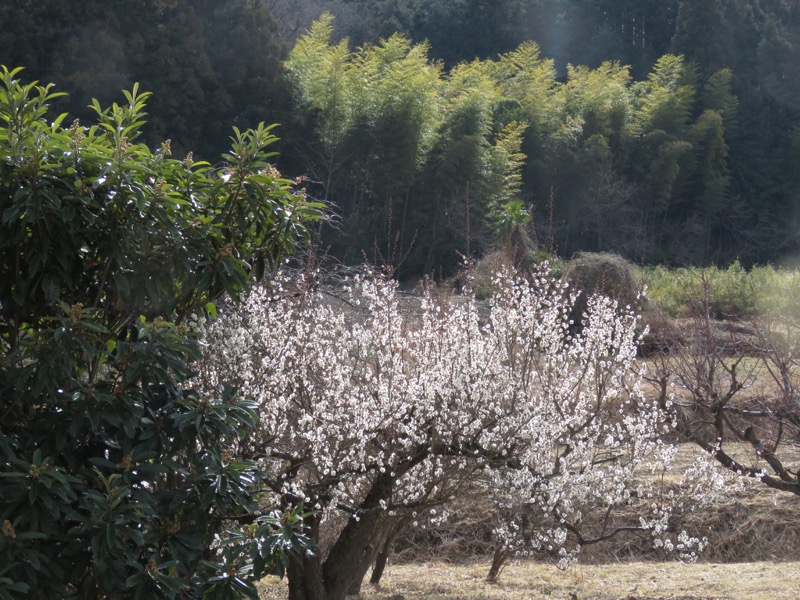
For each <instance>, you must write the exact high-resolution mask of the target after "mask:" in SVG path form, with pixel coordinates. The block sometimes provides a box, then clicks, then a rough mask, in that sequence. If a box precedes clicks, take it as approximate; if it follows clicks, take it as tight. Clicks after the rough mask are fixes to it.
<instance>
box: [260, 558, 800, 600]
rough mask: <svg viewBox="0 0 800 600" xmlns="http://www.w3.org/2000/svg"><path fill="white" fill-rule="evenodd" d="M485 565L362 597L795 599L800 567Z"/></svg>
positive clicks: (276, 586)
mask: <svg viewBox="0 0 800 600" xmlns="http://www.w3.org/2000/svg"><path fill="white" fill-rule="evenodd" d="M488 569H489V564H488V561H487V562H474V563H471V564H447V563H437V562H430V563H416V564H405V565H392V566H390V567H389V568H388V569H387V570H386V573H385V574H384V576H383V581H382V584H381V586H380V588H378V589H374V588H372V587H370V586H369V585H365V586H364V588H363V589H362V594H361V598H362V599H364V600H411V599H414V598H419V599H422V598H424V599H429V600H473V599H474V600H478V599H482V600H483V599H485V600H528V599H539V598H545V599H546V598H551V599H561V600H568V599H569V600H572V599H575V598H577V599H579V600H589V599H594V600H617V599H625V600H655V599H657V598H658V599H661V598H681V599H687V600H688V599H692V600H695V599H696V600H701V599H702V600H711V599H714V600H723V599H725V600H727V599H748V600H749V599H752V600H796V599H797V598H800V562H783V563H781V562H754V563H732V564H708V563H698V564H682V563H676V562H671V563H642V562H634V563H625V564H620V563H616V564H604V565H577V566H575V567H572V568H571V569H569V570H567V571H560V570H559V569H557V568H555V567H553V566H550V565H543V564H537V563H533V562H519V561H518V562H514V563H512V564H510V565H509V566H508V567H507V568H506V569H505V570H504V571H503V573H502V575H501V576H500V580H499V581H498V582H497V583H487V582H486V572H487V571H488ZM262 589H263V592H264V593H263V595H262V598H265V599H277V598H286V583H285V582H282V581H280V580H275V581H271V582H265V585H264V586H263V588H262Z"/></svg>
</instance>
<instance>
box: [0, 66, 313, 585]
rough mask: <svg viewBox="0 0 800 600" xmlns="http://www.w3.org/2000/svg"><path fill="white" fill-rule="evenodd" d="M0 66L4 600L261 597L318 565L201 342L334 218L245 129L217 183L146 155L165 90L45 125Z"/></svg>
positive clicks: (165, 150) (263, 134)
mask: <svg viewBox="0 0 800 600" xmlns="http://www.w3.org/2000/svg"><path fill="white" fill-rule="evenodd" d="M19 71H20V70H19V69H16V70H13V71H8V70H7V69H6V68H5V67H3V69H2V71H0V156H1V157H2V159H1V160H0V233H1V235H0V525H1V526H2V529H0V597H1V598H3V599H11V598H22V597H24V598H66V597H73V596H75V597H81V598H97V597H115V598H123V597H136V598H154V597H167V598H178V597H181V598H185V597H200V596H203V597H210V598H226V597H238V596H241V595H245V596H248V597H257V595H256V591H255V588H254V586H253V584H252V579H253V578H254V577H258V576H260V575H262V574H264V573H266V572H272V571H277V572H280V570H281V568H282V564H283V563H282V559H283V557H285V556H286V553H287V552H291V551H301V552H302V551H306V550H307V549H308V540H307V539H306V538H304V537H303V536H302V535H300V534H299V531H298V523H299V522H300V520H301V518H302V515H301V514H300V509H298V510H296V511H293V512H287V513H285V514H282V515H281V514H277V515H276V514H271V513H270V512H269V507H265V506H262V505H261V504H260V502H259V485H260V472H259V470H258V468H256V465H255V464H254V463H253V462H252V461H249V460H246V459H245V458H242V457H237V455H236V452H235V450H236V445H237V440H238V439H239V436H240V435H241V434H242V433H243V432H244V431H245V430H246V429H247V428H248V427H250V426H251V425H253V423H254V421H255V419H256V415H255V412H254V411H253V407H252V405H251V404H250V403H249V402H248V401H247V399H246V398H241V397H239V396H238V395H237V392H236V390H234V389H233V388H230V387H228V388H226V389H225V391H224V393H223V394H221V395H220V396H219V397H211V396H207V395H200V394H198V393H196V392H195V391H193V389H192V387H191V378H192V377H193V367H192V363H193V361H194V360H195V359H196V358H197V357H198V356H199V354H200V351H199V340H198V335H199V333H198V331H199V328H200V324H201V322H202V320H203V319H204V318H208V317H211V316H213V315H214V313H215V303H217V302H218V301H220V300H221V299H222V298H224V297H230V298H233V299H234V300H235V299H236V298H238V297H239V296H240V295H241V293H242V292H244V291H245V290H246V289H247V287H248V282H249V281H250V280H251V278H252V277H261V276H263V274H264V271H265V268H266V266H267V265H269V264H270V263H274V262H275V261H277V260H279V259H280V258H281V257H283V256H284V255H285V254H287V253H288V252H291V251H292V250H293V249H294V248H295V247H296V245H297V244H298V243H299V242H301V241H302V240H304V239H306V238H307V237H308V229H307V226H308V224H309V223H310V222H312V221H314V220H316V219H317V218H318V217H319V215H320V206H319V205H317V204H314V203H310V202H308V201H307V200H306V199H305V197H304V195H303V194H300V193H298V192H297V191H296V190H295V189H294V186H293V184H292V183H290V182H289V181H287V180H285V179H283V178H282V177H281V176H280V174H279V173H278V172H277V170H275V169H274V168H273V167H271V166H270V165H269V164H268V162H267V159H268V157H269V156H270V154H269V153H268V152H267V147H268V146H269V145H270V144H272V143H273V142H274V141H275V137H274V136H273V135H272V133H271V127H265V126H263V125H260V126H259V127H258V128H256V129H254V130H246V131H239V130H238V129H234V135H233V137H232V149H231V151H230V152H229V153H227V154H226V155H225V156H224V157H223V160H224V162H223V164H222V166H220V167H218V168H213V167H211V166H210V165H209V164H208V163H206V162H197V161H195V160H194V159H193V158H192V157H191V155H190V156H188V157H187V158H186V159H184V160H176V159H173V158H171V157H170V154H171V151H170V144H169V142H165V143H163V144H162V145H161V146H160V147H159V148H158V149H157V150H155V151H151V150H150V149H149V148H148V147H147V146H145V145H144V144H141V143H140V142H139V136H140V134H141V132H142V125H143V122H144V117H145V113H144V108H145V100H146V98H147V97H148V95H149V94H147V93H144V92H140V91H139V90H138V87H137V86H134V87H133V89H132V90H131V91H130V92H126V93H125V102H124V103H123V104H116V103H114V104H112V105H111V106H110V107H108V108H103V107H102V106H101V105H100V103H99V102H97V101H94V102H93V103H92V110H93V111H94V112H95V122H94V124H92V125H90V126H85V125H81V124H80V123H78V122H77V121H74V122H73V123H72V124H71V125H70V126H64V125H63V123H64V121H65V118H66V116H65V115H60V116H58V117H56V118H55V119H52V120H51V118H50V117H48V107H49V105H50V103H51V102H52V101H53V100H54V99H55V98H56V96H57V94H56V93H54V92H53V91H52V87H51V86H49V85H48V86H38V85H36V84H35V83H30V84H23V83H21V82H20V81H19V80H18V79H16V77H17V76H18V75H19Z"/></svg>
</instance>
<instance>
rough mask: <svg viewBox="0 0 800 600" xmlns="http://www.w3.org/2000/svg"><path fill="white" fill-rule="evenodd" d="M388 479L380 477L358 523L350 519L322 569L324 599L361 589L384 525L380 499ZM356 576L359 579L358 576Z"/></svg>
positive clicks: (387, 487) (388, 489) (388, 488)
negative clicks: (365, 567) (365, 566)
mask: <svg viewBox="0 0 800 600" xmlns="http://www.w3.org/2000/svg"><path fill="white" fill-rule="evenodd" d="M392 479H393V478H392V477H391V476H390V475H389V474H388V473H385V474H381V475H379V476H378V477H377V479H376V480H375V482H374V483H373V484H372V488H371V489H370V491H369V493H368V494H367V496H366V498H364V502H363V503H362V504H361V506H362V510H361V511H359V515H358V520H356V518H355V517H351V518H350V520H349V521H348V523H347V525H346V526H345V528H344V529H343V530H342V533H341V534H340V535H339V538H338V539H337V540H336V543H335V544H334V546H333V548H331V551H330V553H329V554H328V558H327V560H325V564H324V565H323V566H322V570H323V581H324V582H325V592H326V593H327V598H328V600H343V599H344V597H345V595H346V594H348V593H350V592H351V590H354V589H355V590H358V589H360V588H361V580H362V579H363V578H364V575H365V574H366V571H367V569H363V570H362V567H363V564H364V561H365V560H366V561H367V562H366V565H367V568H369V563H370V562H371V560H372V557H373V556H374V553H375V548H376V547H377V545H378V543H379V542H380V540H381V538H383V537H384V534H385V527H386V526H387V515H386V512H385V511H384V510H383V509H382V508H381V506H380V501H381V500H390V498H391V491H392ZM359 574H360V577H359Z"/></svg>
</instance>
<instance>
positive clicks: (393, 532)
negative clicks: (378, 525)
mask: <svg viewBox="0 0 800 600" xmlns="http://www.w3.org/2000/svg"><path fill="white" fill-rule="evenodd" d="M410 522H411V515H404V516H402V517H400V518H399V519H398V520H397V521H395V522H394V524H393V525H392V527H391V529H389V531H388V533H387V534H386V539H385V540H383V544H381V546H380V549H379V550H378V553H377V554H376V555H375V566H374V567H373V569H372V576H371V577H370V579H369V582H370V584H371V585H378V584H379V583H380V582H381V577H383V571H384V569H385V568H386V563H387V562H388V560H389V555H390V554H391V553H392V546H393V545H394V541H395V539H397V536H398V535H399V533H400V532H401V531H403V529H405V528H406V526H408V524H409V523H410Z"/></svg>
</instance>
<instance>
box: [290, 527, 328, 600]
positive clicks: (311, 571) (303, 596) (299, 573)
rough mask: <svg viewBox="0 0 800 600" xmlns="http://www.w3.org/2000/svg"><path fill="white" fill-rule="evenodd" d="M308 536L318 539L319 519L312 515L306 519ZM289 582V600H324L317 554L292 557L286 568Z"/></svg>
mask: <svg viewBox="0 0 800 600" xmlns="http://www.w3.org/2000/svg"><path fill="white" fill-rule="evenodd" d="M306 525H307V526H308V534H309V536H311V538H312V539H315V540H318V539H319V517H318V516H317V515H313V516H311V517H308V518H307V519H306ZM286 576H287V578H288V580H289V600H326V598H327V596H326V595H325V586H324V582H323V579H322V564H321V561H320V557H319V556H318V555H317V554H314V555H313V556H294V555H293V556H292V557H291V559H290V560H289V564H288V566H287V568H286Z"/></svg>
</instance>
